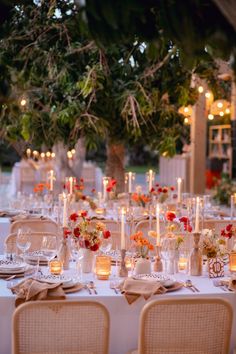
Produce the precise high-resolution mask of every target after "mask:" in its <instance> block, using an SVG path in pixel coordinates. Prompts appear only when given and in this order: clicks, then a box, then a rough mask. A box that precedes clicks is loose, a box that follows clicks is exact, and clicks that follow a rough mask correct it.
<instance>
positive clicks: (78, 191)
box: [64, 178, 97, 210]
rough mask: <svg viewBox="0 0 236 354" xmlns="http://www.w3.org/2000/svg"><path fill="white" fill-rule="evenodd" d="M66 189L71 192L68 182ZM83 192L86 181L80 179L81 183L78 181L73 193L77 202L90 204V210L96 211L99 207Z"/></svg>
mask: <svg viewBox="0 0 236 354" xmlns="http://www.w3.org/2000/svg"><path fill="white" fill-rule="evenodd" d="M64 189H66V190H67V191H68V192H69V190H70V184H69V182H67V183H66V184H65V185H64ZM83 191H84V179H83V178H80V180H79V182H78V181H77V180H76V183H75V184H74V185H73V193H74V197H75V201H76V202H79V201H84V202H88V204H89V206H90V208H91V209H92V210H95V209H96V208H97V205H96V203H95V202H94V200H93V198H92V197H90V196H87V195H85V194H84V193H83ZM92 193H93V190H92Z"/></svg>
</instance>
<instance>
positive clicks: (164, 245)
mask: <svg viewBox="0 0 236 354" xmlns="http://www.w3.org/2000/svg"><path fill="white" fill-rule="evenodd" d="M175 245H176V241H175V238H172V237H163V238H162V239H161V255H162V258H163V260H164V268H165V269H164V271H165V273H170V274H173V270H172V269H173V262H174V258H175Z"/></svg>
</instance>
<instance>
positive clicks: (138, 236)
mask: <svg viewBox="0 0 236 354" xmlns="http://www.w3.org/2000/svg"><path fill="white" fill-rule="evenodd" d="M130 239H131V240H132V241H134V243H135V246H136V249H137V256H138V257H141V258H147V256H148V252H149V251H152V250H154V246H153V244H151V243H150V242H149V241H148V239H147V238H145V237H143V233H142V231H138V232H136V233H135V234H133V235H131V236H130Z"/></svg>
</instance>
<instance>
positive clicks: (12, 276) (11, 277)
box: [5, 274, 16, 281]
mask: <svg viewBox="0 0 236 354" xmlns="http://www.w3.org/2000/svg"><path fill="white" fill-rule="evenodd" d="M15 277H16V274H14V275H11V276H10V277H8V278H5V280H6V281H8V280H11V279H14V278H15Z"/></svg>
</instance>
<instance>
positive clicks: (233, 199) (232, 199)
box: [230, 193, 236, 220]
mask: <svg viewBox="0 0 236 354" xmlns="http://www.w3.org/2000/svg"><path fill="white" fill-rule="evenodd" d="M235 204H236V193H234V194H233V195H231V197H230V219H231V220H233V219H234V208H235Z"/></svg>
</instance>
